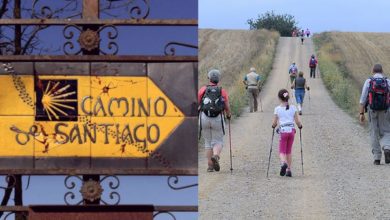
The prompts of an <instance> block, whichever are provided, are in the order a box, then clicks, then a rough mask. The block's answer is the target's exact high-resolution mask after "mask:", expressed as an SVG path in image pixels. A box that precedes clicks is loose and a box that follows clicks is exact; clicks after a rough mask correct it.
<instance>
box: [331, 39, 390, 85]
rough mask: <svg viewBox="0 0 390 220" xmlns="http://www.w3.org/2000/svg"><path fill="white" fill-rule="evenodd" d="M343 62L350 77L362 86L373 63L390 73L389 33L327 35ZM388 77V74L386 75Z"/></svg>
mask: <svg viewBox="0 0 390 220" xmlns="http://www.w3.org/2000/svg"><path fill="white" fill-rule="evenodd" d="M328 34H329V36H330V38H331V40H332V41H333V42H334V44H335V46H336V47H337V48H339V50H340V52H341V54H342V55H343V57H342V58H343V60H345V67H346V68H347V71H348V73H349V74H350V76H351V77H352V78H353V79H354V80H355V81H356V82H357V84H358V85H359V86H362V85H363V83H364V81H365V80H366V79H367V78H368V77H369V76H370V75H371V70H372V66H373V65H374V64H375V63H381V64H382V65H383V68H384V71H385V73H386V72H388V73H390V33H351V32H346V33H342V32H333V33H328ZM387 75H389V74H387Z"/></svg>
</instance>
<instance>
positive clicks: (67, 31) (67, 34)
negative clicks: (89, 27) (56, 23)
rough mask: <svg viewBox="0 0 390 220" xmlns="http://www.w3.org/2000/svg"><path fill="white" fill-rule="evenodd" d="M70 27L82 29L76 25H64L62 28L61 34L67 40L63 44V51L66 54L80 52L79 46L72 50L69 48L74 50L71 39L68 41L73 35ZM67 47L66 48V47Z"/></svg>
mask: <svg viewBox="0 0 390 220" xmlns="http://www.w3.org/2000/svg"><path fill="white" fill-rule="evenodd" d="M71 28H75V29H76V30H79V31H80V32H81V31H82V28H81V27H79V26H77V25H73V24H71V25H66V26H65V27H64V29H63V30H62V34H63V35H64V37H65V39H67V40H69V41H67V42H65V44H64V46H63V50H64V53H65V54H66V55H77V54H80V53H81V47H80V49H79V50H77V51H75V52H72V51H71V50H74V48H75V47H74V44H73V42H72V41H70V40H71V39H72V38H73V37H74V32H73V31H72V30H71ZM67 48H68V49H67Z"/></svg>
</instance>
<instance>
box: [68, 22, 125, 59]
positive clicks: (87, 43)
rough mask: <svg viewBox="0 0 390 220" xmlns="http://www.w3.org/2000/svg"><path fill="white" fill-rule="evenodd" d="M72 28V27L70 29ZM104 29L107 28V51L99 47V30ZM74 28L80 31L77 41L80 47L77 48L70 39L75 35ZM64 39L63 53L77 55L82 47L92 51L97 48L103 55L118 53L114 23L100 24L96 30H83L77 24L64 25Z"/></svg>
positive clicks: (116, 31)
mask: <svg viewBox="0 0 390 220" xmlns="http://www.w3.org/2000/svg"><path fill="white" fill-rule="evenodd" d="M72 28H73V29H72ZM105 29H109V30H108V31H107V39H108V44H107V49H108V50H109V52H106V51H104V50H102V48H101V47H100V42H101V38H100V36H101V32H102V31H104V30H105ZM74 30H78V31H79V32H80V34H79V37H78V40H77V42H78V43H79V45H80V47H79V49H78V50H76V49H75V45H74V43H73V42H72V40H73V39H74V37H75V33H74ZM62 33H63V35H64V37H65V39H67V40H68V41H67V42H65V44H64V46H63V50H64V53H65V54H67V55H77V54H80V53H81V52H82V49H85V50H88V51H92V50H94V49H98V48H99V51H100V53H102V54H104V55H116V54H117V53H118V50H119V47H118V44H117V43H116V42H114V41H113V40H115V39H116V38H117V37H118V29H117V28H116V27H115V26H114V25H104V26H101V27H100V28H99V29H98V30H97V31H93V30H91V29H87V30H84V31H83V29H82V28H81V27H79V26H77V25H73V24H71V25H66V26H65V27H64V29H63V31H62Z"/></svg>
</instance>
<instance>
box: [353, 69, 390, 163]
mask: <svg viewBox="0 0 390 220" xmlns="http://www.w3.org/2000/svg"><path fill="white" fill-rule="evenodd" d="M372 72H373V75H372V77H370V78H369V79H367V80H366V81H365V82H364V85H363V89H362V94H361V97H360V122H364V120H365V116H364V112H368V118H369V120H368V121H369V125H370V138H371V148H372V154H373V156H374V164H375V165H380V163H381V158H382V149H383V151H384V154H385V163H386V164H389V163H390V120H389V119H390V112H389V111H388V108H389V85H390V80H389V79H387V78H386V77H385V76H384V75H383V70H382V65H380V64H375V65H374V67H373V70H372ZM381 148H382V149H381Z"/></svg>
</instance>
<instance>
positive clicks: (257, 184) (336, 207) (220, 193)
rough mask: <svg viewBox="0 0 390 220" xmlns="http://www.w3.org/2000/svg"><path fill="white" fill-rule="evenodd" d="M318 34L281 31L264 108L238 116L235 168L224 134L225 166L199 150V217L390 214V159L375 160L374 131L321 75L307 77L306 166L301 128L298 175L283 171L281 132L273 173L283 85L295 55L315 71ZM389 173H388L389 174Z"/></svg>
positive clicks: (296, 155) (386, 216)
mask: <svg viewBox="0 0 390 220" xmlns="http://www.w3.org/2000/svg"><path fill="white" fill-rule="evenodd" d="M313 53H314V50H313V44H312V42H311V40H308V39H306V40H305V43H304V45H300V41H299V39H298V38H280V40H279V43H278V48H277V53H276V57H275V62H274V66H273V70H272V72H271V74H270V76H269V78H268V81H267V83H266V85H265V87H264V88H263V91H262V93H261V99H262V103H263V109H264V112H257V113H248V109H245V113H244V114H243V115H242V117H240V118H238V119H237V120H234V121H233V123H232V144H233V155H234V157H233V168H234V171H233V174H232V175H231V174H230V170H229V168H230V159H229V142H228V136H227V135H226V137H225V146H224V148H225V149H224V151H223V154H222V156H221V161H220V163H221V171H220V172H214V173H207V172H206V169H207V161H206V159H205V152H204V150H203V149H200V151H199V218H200V219H390V210H389V208H388V207H389V205H390V197H389V195H390V187H389V184H390V175H388V173H389V169H390V166H389V165H382V166H374V165H372V158H371V153H370V147H369V140H368V133H367V131H366V130H365V129H364V128H363V127H361V126H359V125H358V123H357V122H356V120H355V119H353V118H351V117H350V116H349V115H347V114H346V113H345V112H343V111H342V110H341V109H339V108H338V107H337V106H336V105H335V104H334V103H333V101H332V100H331V98H330V96H329V94H328V92H327V91H326V89H325V87H324V85H323V83H322V81H321V79H318V78H317V79H312V80H311V79H310V78H309V79H308V83H309V86H310V87H311V94H310V95H311V100H310V104H309V100H308V97H306V98H305V105H304V115H303V116H302V117H301V118H302V121H303V130H302V138H303V152H304V168H305V175H304V176H302V174H301V161H300V145H299V131H297V135H296V136H295V142H294V146H293V170H292V171H293V177H292V178H287V177H280V176H279V175H278V172H279V159H278V136H277V135H275V139H274V143H273V152H272V158H271V166H270V175H269V179H267V178H266V170H267V164H268V154H269V146H270V142H271V134H272V129H271V123H272V122H271V120H272V117H273V109H274V107H275V106H276V105H278V100H277V91H278V90H279V89H281V88H285V86H286V82H287V80H288V73H287V70H288V67H289V65H290V64H291V62H292V61H296V63H297V65H298V67H299V68H300V69H301V70H303V71H304V72H305V76H306V77H308V76H309V68H308V60H309V57H310V55H311V54H313ZM386 175H387V176H386Z"/></svg>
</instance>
